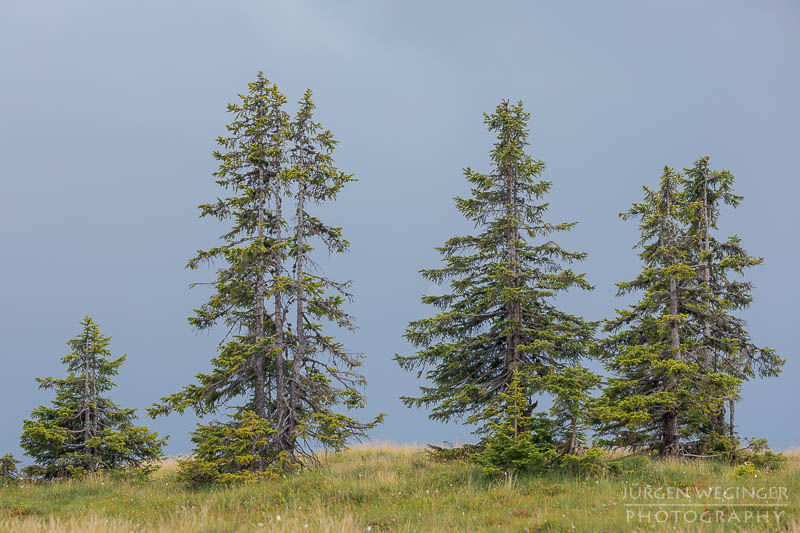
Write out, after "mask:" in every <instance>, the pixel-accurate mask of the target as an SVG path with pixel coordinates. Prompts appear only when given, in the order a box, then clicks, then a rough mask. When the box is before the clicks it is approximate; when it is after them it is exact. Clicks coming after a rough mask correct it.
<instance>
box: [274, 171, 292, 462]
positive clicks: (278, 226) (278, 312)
mask: <svg viewBox="0 0 800 533" xmlns="http://www.w3.org/2000/svg"><path fill="white" fill-rule="evenodd" d="M274 195H275V246H276V249H275V253H274V256H273V261H274V268H275V276H276V277H277V278H280V277H281V275H282V273H283V260H282V256H281V254H282V253H283V251H282V250H281V249H280V247H281V245H282V244H283V233H282V231H283V228H282V222H283V211H282V206H281V187H280V181H279V178H278V175H277V171H276V176H275V188H274ZM281 300H282V298H281V291H280V290H277V289H276V290H275V352H276V359H275V389H276V391H275V397H276V398H275V399H276V401H277V404H278V408H277V418H278V419H277V423H276V426H277V428H276V429H277V431H278V439H277V442H278V446H279V449H280V450H286V449H288V447H289V438H288V435H287V429H286V422H287V416H286V411H287V405H286V389H287V387H286V372H285V368H284V359H283V354H284V350H285V346H284V340H283V327H284V321H283V319H284V311H283V305H282V303H281Z"/></svg>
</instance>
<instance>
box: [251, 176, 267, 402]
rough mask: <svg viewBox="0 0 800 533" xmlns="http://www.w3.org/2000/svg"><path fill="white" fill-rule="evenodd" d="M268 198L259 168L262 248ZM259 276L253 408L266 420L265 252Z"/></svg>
mask: <svg viewBox="0 0 800 533" xmlns="http://www.w3.org/2000/svg"><path fill="white" fill-rule="evenodd" d="M266 196H267V183H266V173H265V172H264V168H263V167H262V166H259V168H258V221H257V223H258V242H259V244H260V246H262V247H263V246H265V244H266V243H265V242H264V216H265V213H264V205H265V203H266ZM257 270H258V274H257V276H258V277H257V279H256V294H255V299H256V300H255V302H254V303H255V306H256V328H255V329H256V331H255V335H256V344H258V349H257V350H256V352H255V362H254V363H255V364H254V365H253V367H254V372H255V390H254V391H253V404H254V405H253V408H254V411H255V413H256V416H258V417H259V418H266V417H267V407H266V403H267V402H266V386H265V385H266V382H265V380H266V359H265V357H264V353H263V349H264V336H265V334H264V315H265V309H264V307H265V306H264V296H265V294H266V289H265V287H264V273H265V270H266V261H265V260H264V253H263V251H261V252H259V254H258V269H257Z"/></svg>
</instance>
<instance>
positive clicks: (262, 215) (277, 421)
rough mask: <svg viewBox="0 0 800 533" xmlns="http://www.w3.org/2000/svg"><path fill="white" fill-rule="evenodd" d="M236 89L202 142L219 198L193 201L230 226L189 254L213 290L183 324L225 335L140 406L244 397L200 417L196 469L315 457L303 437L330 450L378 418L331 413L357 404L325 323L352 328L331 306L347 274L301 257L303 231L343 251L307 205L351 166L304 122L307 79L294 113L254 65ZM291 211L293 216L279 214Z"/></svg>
mask: <svg viewBox="0 0 800 533" xmlns="http://www.w3.org/2000/svg"><path fill="white" fill-rule="evenodd" d="M239 96H240V102H238V103H236V104H229V105H228V111H229V112H230V113H231V114H232V115H233V117H234V118H233V121H232V122H231V123H230V124H229V125H228V126H227V129H228V132H229V135H228V136H227V137H220V138H219V139H218V143H219V145H220V146H221V149H220V150H218V151H215V152H214V157H215V158H216V159H217V160H218V161H219V169H218V171H217V172H216V173H215V174H214V175H215V177H216V178H217V183H218V184H219V185H220V186H221V187H223V188H224V189H226V190H227V191H228V192H229V193H230V196H228V197H226V198H221V199H217V201H216V202H215V203H212V204H203V205H201V206H200V210H201V217H206V216H210V217H214V218H217V219H218V220H220V221H222V222H225V223H227V224H230V229H229V231H227V232H226V233H225V234H223V235H222V236H221V240H222V244H220V245H219V246H217V247H215V248H211V249H210V250H207V251H199V252H198V254H197V256H196V257H194V258H193V259H191V260H190V261H189V263H188V267H189V268H192V269H195V268H198V267H199V266H200V265H201V264H203V263H214V264H218V265H221V266H220V267H219V268H218V270H217V279H216V281H214V282H213V283H211V284H210V286H211V287H212V288H213V294H212V295H211V297H210V298H209V300H208V301H207V303H205V304H204V305H203V306H202V307H200V308H199V309H197V310H195V316H193V317H191V318H190V319H189V322H190V323H191V324H192V325H193V326H195V327H196V328H198V329H201V330H203V329H208V328H211V327H214V326H217V325H222V326H224V327H225V330H226V332H227V334H226V336H225V337H224V339H223V341H222V342H221V344H220V346H219V354H218V355H217V357H215V358H214V359H212V366H213V369H212V371H211V372H210V373H207V374H206V373H201V374H198V375H197V379H198V383H197V384H191V385H188V386H186V387H184V389H183V390H182V391H180V392H178V393H176V394H173V395H169V396H166V397H164V398H162V400H161V403H159V404H155V405H154V406H153V408H152V409H150V410H149V413H150V414H151V416H158V415H164V414H168V413H171V412H178V413H183V412H184V411H185V410H186V409H193V410H194V411H195V412H196V413H197V414H199V415H208V414H214V413H217V412H218V410H219V409H220V408H222V407H225V406H228V405H229V403H230V402H231V401H233V400H237V399H238V400H243V401H244V403H243V405H241V406H238V407H236V408H235V413H234V415H233V416H231V417H230V420H229V421H227V422H213V423H211V424H207V425H200V426H198V430H197V432H196V433H195V436H194V439H193V440H194V442H195V443H196V444H197V448H196V450H195V460H194V461H195V462H194V463H191V462H190V463H185V464H184V473H185V475H186V476H187V477H190V478H192V479H196V480H198V481H209V480H215V481H223V482H224V481H234V480H246V479H250V478H252V477H253V476H255V477H259V476H264V475H266V476H270V475H274V474H275V472H280V471H285V470H287V469H293V468H296V467H299V466H302V465H304V464H308V462H309V461H310V462H314V461H315V454H314V448H315V446H317V445H319V444H321V445H323V446H326V447H329V448H333V449H341V448H342V447H343V446H344V445H345V442H346V441H347V439H349V438H351V437H360V436H363V435H364V434H365V432H366V431H367V430H368V429H370V428H371V427H373V426H374V425H375V424H377V423H378V422H379V421H380V417H379V418H377V419H375V420H373V421H371V422H367V423H362V422H359V421H358V420H356V419H355V418H352V417H350V416H347V415H345V414H343V413H341V412H339V411H338V409H339V408H340V407H344V408H346V409H350V408H359V407H363V406H364V403H365V398H364V396H363V395H362V394H361V392H360V389H361V388H362V387H363V386H364V385H365V381H364V378H363V376H361V375H360V374H358V373H357V372H356V371H355V370H356V368H357V367H358V366H360V365H361V358H360V357H359V356H358V355H355V354H352V353H350V352H348V351H346V350H345V349H344V347H343V346H342V344H341V343H339V342H338V341H337V340H336V339H335V338H334V337H333V336H331V335H330V334H328V333H326V332H325V327H326V324H328V325H331V324H332V325H334V326H337V327H340V328H345V329H352V328H353V327H354V326H353V324H352V319H351V317H350V316H349V315H348V314H347V313H345V312H344V311H343V310H342V305H343V304H344V302H345V301H346V300H347V299H348V298H349V297H350V295H349V293H348V288H349V286H350V284H349V283H347V282H345V283H341V282H336V281H333V280H330V279H328V278H326V277H324V276H323V275H321V274H319V272H320V269H319V268H318V265H316V264H315V263H313V261H312V258H311V255H310V254H311V252H312V251H313V247H312V245H311V242H312V240H314V239H316V240H318V241H320V242H322V244H323V246H324V247H325V248H326V250H327V251H328V252H330V253H338V252H343V251H345V250H347V248H348V246H349V243H348V242H347V241H346V240H344V238H343V237H342V233H341V228H337V227H332V226H328V225H326V224H325V223H323V222H322V221H321V220H320V219H319V218H317V217H315V216H313V215H312V214H310V213H309V212H308V207H309V206H313V205H316V204H319V203H321V202H324V201H328V200H333V199H335V198H336V196H337V194H338V193H339V191H340V190H341V188H342V187H343V186H344V185H345V184H346V183H348V182H349V181H352V176H351V175H349V174H345V173H343V172H341V171H339V170H338V169H337V168H336V166H335V163H334V160H333V157H332V152H333V149H334V148H335V146H336V141H335V139H334V138H333V135H332V134H331V132H330V131H328V130H325V129H323V128H322V126H321V125H320V124H319V123H317V122H315V121H314V119H313V110H314V103H313V101H312V100H311V91H306V93H305V95H304V96H303V99H302V100H301V101H300V103H299V105H300V109H299V111H298V113H297V116H296V118H295V119H294V120H292V118H291V117H290V116H289V115H288V114H287V113H286V112H285V111H284V110H283V107H284V105H285V103H286V97H285V96H284V95H283V94H282V93H281V92H280V91H279V89H278V87H277V85H274V84H271V83H270V81H269V80H267V79H266V78H265V77H264V76H263V74H262V73H259V74H258V77H257V79H256V81H254V82H252V83H250V84H249V85H248V92H247V93H246V94H242V95H239ZM287 202H293V204H294V205H291V203H290V204H289V207H287ZM292 207H293V208H294V209H293V210H292V209H291V208H292ZM292 211H293V214H294V217H293V218H292V217H289V216H287V215H286V213H287V212H288V213H291V212H292ZM292 259H294V264H293V265H292V264H291V261H292ZM309 267H311V268H309ZM312 272H313V273H312ZM292 305H294V308H295V309H294V311H295V312H294V314H293V316H292V314H290V308H291V307H292ZM292 318H294V320H295V323H294V325H293V324H292V323H291V320H292ZM245 451H246V452H247V453H244V452H245ZM253 472H257V473H258V475H255V474H253V475H251V474H252V473H253Z"/></svg>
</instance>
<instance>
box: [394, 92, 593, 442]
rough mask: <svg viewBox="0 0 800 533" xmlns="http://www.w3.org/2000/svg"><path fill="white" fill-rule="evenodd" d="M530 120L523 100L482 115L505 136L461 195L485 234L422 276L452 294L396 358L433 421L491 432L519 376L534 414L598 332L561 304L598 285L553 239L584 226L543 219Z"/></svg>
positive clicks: (542, 188) (450, 251)
mask: <svg viewBox="0 0 800 533" xmlns="http://www.w3.org/2000/svg"><path fill="white" fill-rule="evenodd" d="M529 118H530V115H529V113H526V112H525V111H524V109H523V107H522V103H521V102H520V103H517V104H510V103H509V102H508V101H505V100H504V101H502V102H501V103H500V104H499V105H498V106H497V109H496V110H495V112H494V113H492V114H484V123H485V124H486V125H487V126H488V128H489V130H490V131H492V132H494V133H496V134H497V142H496V143H495V144H494V148H493V149H492V150H491V152H490V156H491V163H492V170H491V172H489V173H488V174H482V173H479V172H476V171H473V170H472V169H470V168H467V169H465V170H464V175H465V177H466V178H467V180H468V181H469V183H470V184H471V185H472V196H471V197H470V198H456V206H457V208H458V210H459V211H460V212H461V213H462V214H463V215H464V216H465V217H466V218H467V219H469V220H470V221H472V222H473V223H474V225H475V228H476V229H477V230H478V231H479V233H477V234H476V235H469V236H465V237H454V238H452V239H450V240H449V241H447V242H446V243H445V245H444V246H442V247H440V248H437V250H438V251H439V253H440V254H441V255H442V260H443V262H444V266H442V267H441V268H437V269H429V270H423V271H422V275H423V277H424V278H425V279H427V280H430V281H433V282H435V283H437V284H440V285H445V284H447V285H449V291H448V292H447V293H446V294H444V295H441V296H424V297H423V298H422V301H423V302H424V303H426V304H430V305H433V306H434V307H436V308H438V309H439V310H440V311H441V312H440V313H439V314H438V315H436V316H434V317H432V318H426V319H422V320H417V321H415V322H411V323H410V324H409V326H408V329H407V330H406V335H405V336H406V338H407V339H408V340H409V341H410V342H411V344H413V345H414V346H416V347H417V348H418V349H419V351H418V352H417V353H416V354H415V355H412V356H399V355H398V356H396V358H395V359H396V360H397V361H398V362H399V364H400V366H401V367H402V368H404V369H406V370H416V371H417V376H418V377H422V375H423V374H424V375H425V377H427V378H428V379H429V380H430V381H431V382H432V385H430V386H423V387H421V394H420V395H419V396H417V397H404V398H403V401H404V402H405V404H406V405H408V406H416V407H430V408H431V409H432V411H431V418H433V419H435V420H444V421H449V420H451V419H453V418H461V417H466V421H467V423H471V424H475V425H477V429H476V433H479V434H480V433H485V432H486V431H492V427H493V426H491V425H487V420H489V419H491V418H492V416H493V415H492V414H493V413H495V412H496V409H497V407H498V406H499V405H501V404H502V402H503V400H502V398H503V397H502V396H501V395H502V394H504V393H506V389H507V388H508V387H509V385H510V384H511V383H512V380H513V379H514V376H515V375H516V376H519V383H520V384H521V385H520V386H522V387H523V388H524V396H525V398H526V407H525V409H526V412H527V413H528V416H529V415H530V413H531V412H532V410H533V409H534V408H535V407H536V405H537V402H533V401H532V400H531V398H532V397H533V396H535V395H540V394H547V393H549V392H551V390H549V389H550V385H552V384H553V383H555V381H553V380H552V379H551V378H552V377H554V376H557V375H560V374H562V373H564V372H568V371H569V369H571V368H573V367H577V366H578V365H579V362H580V361H581V359H582V358H583V357H584V356H585V355H586V354H587V353H588V352H589V351H590V349H591V345H592V338H593V333H594V331H593V330H594V325H593V324H592V323H588V322H586V321H584V319H583V318H581V317H579V316H575V315H571V314H568V313H566V312H564V311H562V310H560V309H558V308H557V307H556V305H555V303H554V299H555V296H556V295H557V294H558V293H559V292H562V291H566V290H568V289H571V288H580V289H586V290H589V289H592V287H591V285H590V284H589V283H588V282H587V281H586V280H585V279H584V275H583V274H576V273H575V272H573V271H572V270H570V269H569V268H565V267H564V265H565V264H569V263H573V262H575V261H581V260H583V259H584V258H585V257H586V254H585V253H581V252H569V251H566V250H564V249H563V248H561V246H559V245H558V244H557V243H556V242H555V241H553V240H552V235H553V234H554V233H558V232H561V231H567V230H570V229H572V227H573V226H574V225H575V224H576V223H574V222H565V223H559V224H551V223H549V222H546V221H545V220H544V215H545V213H546V211H547V208H548V204H547V203H546V202H545V201H544V200H543V198H544V196H545V195H546V194H547V192H548V191H549V190H550V187H551V183H550V182H549V181H543V180H541V178H540V176H541V174H542V172H543V171H544V168H545V164H544V163H543V162H542V161H538V160H534V159H533V158H532V157H531V156H530V155H528V154H526V153H525V149H526V147H527V146H528V144H529V143H528V127H527V122H528V120H529ZM571 383H572V382H571ZM561 386H567V382H562V383H561ZM581 386H583V385H581Z"/></svg>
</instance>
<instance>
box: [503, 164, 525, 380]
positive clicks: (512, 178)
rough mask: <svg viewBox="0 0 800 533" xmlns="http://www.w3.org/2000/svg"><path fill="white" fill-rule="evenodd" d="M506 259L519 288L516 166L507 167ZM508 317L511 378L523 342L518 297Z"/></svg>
mask: <svg viewBox="0 0 800 533" xmlns="http://www.w3.org/2000/svg"><path fill="white" fill-rule="evenodd" d="M506 218H507V227H506V244H507V254H506V261H507V262H508V266H509V268H510V269H511V285H512V287H513V288H517V285H518V279H517V271H518V268H519V266H518V263H519V252H518V250H517V240H518V238H519V228H518V227H517V179H516V168H510V169H509V168H507V169H506ZM506 319H507V320H508V322H509V325H510V330H509V332H508V335H507V338H506V343H507V347H506V366H507V368H508V370H509V378H508V379H509V380H510V379H511V374H512V373H513V371H514V370H515V369H516V367H517V366H518V365H519V360H520V355H519V354H518V353H517V347H518V346H519V345H520V343H521V335H520V325H521V323H522V306H521V304H520V302H519V301H518V300H517V299H513V300H511V301H510V302H508V303H507V304H506Z"/></svg>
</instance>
